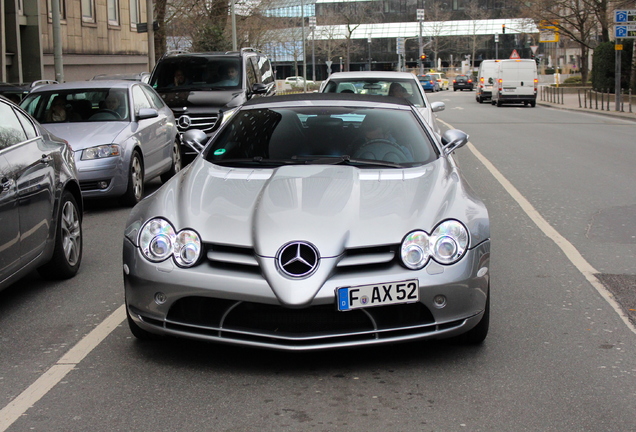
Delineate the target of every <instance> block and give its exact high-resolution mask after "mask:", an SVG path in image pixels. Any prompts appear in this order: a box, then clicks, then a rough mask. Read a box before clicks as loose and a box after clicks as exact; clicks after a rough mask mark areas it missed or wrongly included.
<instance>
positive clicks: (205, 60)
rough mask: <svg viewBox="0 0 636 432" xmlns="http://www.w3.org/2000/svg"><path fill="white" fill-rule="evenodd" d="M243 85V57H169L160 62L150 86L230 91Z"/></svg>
mask: <svg viewBox="0 0 636 432" xmlns="http://www.w3.org/2000/svg"><path fill="white" fill-rule="evenodd" d="M240 84H241V62H240V59H239V58H238V57H231V58H228V57H225V56H210V57H202V56H192V57H187V56H186V57H175V58H174V59H167V60H165V61H162V62H160V63H159V65H158V66H157V69H156V71H155V72H154V73H153V74H152V77H151V79H150V85H151V86H152V87H154V88H155V89H157V90H161V91H171V90H173V91H181V90H186V91H192V90H226V89H235V88H237V87H240Z"/></svg>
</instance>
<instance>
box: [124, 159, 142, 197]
mask: <svg viewBox="0 0 636 432" xmlns="http://www.w3.org/2000/svg"><path fill="white" fill-rule="evenodd" d="M143 196H144V166H143V162H142V160H141V155H140V154H139V152H138V151H137V150H135V151H134V152H133V154H132V157H131V158H130V166H129V167H128V188H127V189H126V193H124V196H123V197H122V203H123V204H124V205H128V206H134V205H135V204H137V203H138V202H139V201H141V199H142V198H143Z"/></svg>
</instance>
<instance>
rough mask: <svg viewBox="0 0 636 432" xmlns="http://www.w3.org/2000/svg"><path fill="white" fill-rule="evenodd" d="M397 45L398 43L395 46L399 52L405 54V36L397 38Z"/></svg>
mask: <svg viewBox="0 0 636 432" xmlns="http://www.w3.org/2000/svg"><path fill="white" fill-rule="evenodd" d="M395 45H396V46H395V48H396V52H397V54H404V38H403V37H399V38H396V44H395Z"/></svg>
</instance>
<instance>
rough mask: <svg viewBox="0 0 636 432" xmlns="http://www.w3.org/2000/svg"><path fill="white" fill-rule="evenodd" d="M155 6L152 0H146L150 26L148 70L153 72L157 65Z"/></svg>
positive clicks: (147, 17)
mask: <svg viewBox="0 0 636 432" xmlns="http://www.w3.org/2000/svg"><path fill="white" fill-rule="evenodd" d="M154 11H155V8H154V6H153V5H152V0H146V21H147V23H146V25H147V26H148V71H149V72H152V69H153V68H154V67H155V28H154V27H153V24H154V21H155V13H154Z"/></svg>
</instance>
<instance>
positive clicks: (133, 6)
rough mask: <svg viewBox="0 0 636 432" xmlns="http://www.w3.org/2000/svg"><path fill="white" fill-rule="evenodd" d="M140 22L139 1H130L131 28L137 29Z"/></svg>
mask: <svg viewBox="0 0 636 432" xmlns="http://www.w3.org/2000/svg"><path fill="white" fill-rule="evenodd" d="M138 22H139V0H130V27H132V28H133V29H136V28H137V23H138Z"/></svg>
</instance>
